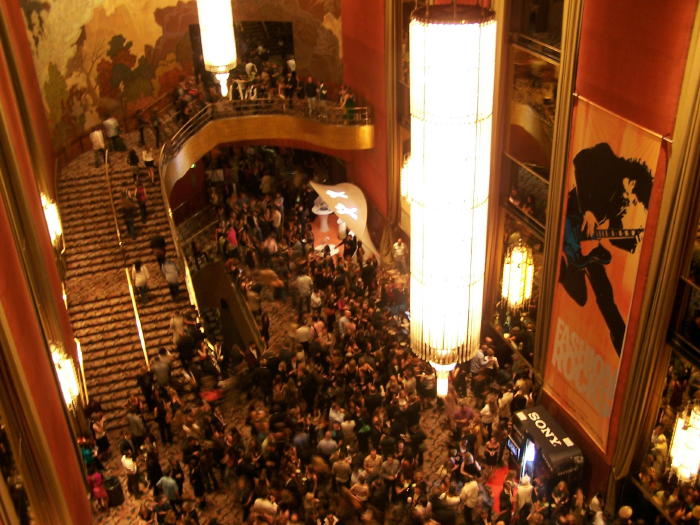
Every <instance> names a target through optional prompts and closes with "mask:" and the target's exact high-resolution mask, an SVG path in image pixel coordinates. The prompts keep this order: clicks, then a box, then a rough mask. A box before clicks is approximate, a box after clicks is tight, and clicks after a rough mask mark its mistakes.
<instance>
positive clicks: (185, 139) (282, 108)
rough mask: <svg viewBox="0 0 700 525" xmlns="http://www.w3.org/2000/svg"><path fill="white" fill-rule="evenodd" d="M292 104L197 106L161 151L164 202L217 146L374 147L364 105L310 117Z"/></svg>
mask: <svg viewBox="0 0 700 525" xmlns="http://www.w3.org/2000/svg"><path fill="white" fill-rule="evenodd" d="M295 102H296V105H295V106H290V105H288V104H287V103H286V101H285V100H283V99H254V100H235V101H228V100H222V101H219V102H216V103H214V104H209V105H207V106H205V107H204V108H202V109H201V110H200V111H199V112H198V113H196V114H195V115H194V116H193V117H192V118H191V119H190V120H189V121H188V122H187V123H186V124H185V125H184V126H183V127H182V128H180V130H178V131H177V133H175V135H173V137H172V138H171V139H170V140H169V141H167V142H166V143H165V144H164V145H163V147H162V149H161V154H160V159H159V160H160V164H159V165H160V174H161V179H162V181H163V184H164V196H165V197H166V202H168V201H169V199H168V198H169V196H170V192H171V191H172V188H173V186H174V185H175V183H176V182H177V181H178V180H179V179H180V178H181V177H182V176H184V175H185V174H186V173H187V171H188V170H189V169H190V166H191V165H192V164H193V163H194V162H196V161H198V160H199V159H200V158H201V157H202V156H203V155H205V154H206V153H208V152H209V151H211V150H212V149H214V148H215V147H216V146H217V145H219V144H224V143H227V142H229V143H230V142H239V141H270V142H275V141H280V142H286V143H288V142H290V141H292V142H294V141H297V142H300V143H306V144H310V145H313V146H316V147H320V148H323V149H326V150H337V151H348V150H368V149H371V148H373V147H374V125H373V123H372V116H371V111H370V109H369V108H368V107H366V106H358V107H352V108H339V107H328V108H327V109H323V110H318V111H315V112H314V113H313V114H309V112H308V111H307V106H306V105H305V104H301V102H302V101H295Z"/></svg>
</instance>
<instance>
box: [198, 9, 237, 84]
mask: <svg viewBox="0 0 700 525" xmlns="http://www.w3.org/2000/svg"><path fill="white" fill-rule="evenodd" d="M197 15H198V16H199V34H200V36H201V39H202V55H203V56H204V68H205V69H206V70H207V71H211V72H212V73H214V74H215V75H216V79H217V80H218V81H219V84H220V85H221V95H222V96H224V97H225V96H226V95H228V85H227V81H228V72H229V71H230V70H231V69H233V68H234V67H236V60H237V56H236V39H235V38H234V35H233V14H232V10H231V0H197Z"/></svg>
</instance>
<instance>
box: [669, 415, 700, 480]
mask: <svg viewBox="0 0 700 525" xmlns="http://www.w3.org/2000/svg"><path fill="white" fill-rule="evenodd" d="M670 456H671V468H672V469H673V470H674V471H675V473H676V475H677V476H678V479H679V480H680V481H682V482H685V483H690V482H693V481H695V480H696V479H697V476H698V471H699V470H700V407H698V406H697V405H695V406H693V407H692V408H690V407H689V408H688V409H687V410H686V411H683V412H682V413H681V414H679V415H678V417H677V419H676V425H675V427H674V429H673V437H672V438H671V449H670Z"/></svg>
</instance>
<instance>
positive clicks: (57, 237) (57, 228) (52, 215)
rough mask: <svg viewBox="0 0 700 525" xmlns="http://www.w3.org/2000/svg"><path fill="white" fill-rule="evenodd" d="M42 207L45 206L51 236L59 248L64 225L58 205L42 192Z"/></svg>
mask: <svg viewBox="0 0 700 525" xmlns="http://www.w3.org/2000/svg"><path fill="white" fill-rule="evenodd" d="M41 207H42V208H44V219H45V220H46V226H47V227H48V229H49V237H51V244H53V246H54V248H58V247H59V245H60V243H61V237H62V236H63V227H62V226H61V217H60V216H59V214H58V206H57V205H56V203H55V202H54V201H52V200H51V199H50V198H49V197H47V196H46V195H45V194H43V193H42V194H41Z"/></svg>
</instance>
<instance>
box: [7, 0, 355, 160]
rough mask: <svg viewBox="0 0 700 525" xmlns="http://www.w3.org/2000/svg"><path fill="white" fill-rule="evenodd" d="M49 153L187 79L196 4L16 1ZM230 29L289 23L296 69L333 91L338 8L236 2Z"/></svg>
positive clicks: (294, 0)
mask: <svg viewBox="0 0 700 525" xmlns="http://www.w3.org/2000/svg"><path fill="white" fill-rule="evenodd" d="M20 3H21V6H22V10H23V12H24V16H25V21H26V25H27V31H28V33H29V36H30V43H31V44H32V52H33V55H34V63H35V67H36V70H37V76H38V78H39V84H40V87H41V90H42V93H43V97H44V103H45V105H46V110H47V115H48V119H49V125H50V127H51V136H52V139H53V143H54V146H55V147H56V148H60V147H61V146H63V145H65V144H66V143H68V141H70V139H72V138H74V137H77V136H80V135H82V134H83V133H85V132H86V131H87V130H88V129H90V127H92V126H94V125H96V124H98V123H99V122H100V121H101V120H102V118H103V117H102V116H101V115H103V114H104V113H114V114H116V115H118V116H120V115H124V114H133V113H134V112H135V111H137V110H139V109H141V108H144V107H146V106H148V105H149V104H151V103H152V102H153V101H154V100H156V99H157V98H158V97H159V96H161V95H162V94H164V93H167V92H168V91H170V90H171V89H172V88H173V87H174V86H175V85H176V84H177V82H178V81H179V78H180V77H181V76H182V75H190V74H192V72H193V65H192V63H193V60H192V49H191V45H190V40H189V32H188V28H189V25H190V24H196V23H197V8H196V3H195V1H194V0H189V1H177V0H139V1H138V2H136V1H135V0H46V1H39V0H20ZM234 19H235V20H236V21H244V20H254V21H288V22H292V24H293V27H294V47H295V52H296V60H297V69H298V70H299V71H300V72H303V73H308V74H311V75H313V76H315V77H318V78H323V79H325V80H326V82H328V83H336V84H337V83H340V82H341V77H342V67H341V61H340V59H341V46H340V42H341V35H340V0H238V1H237V2H236V3H235V5H234Z"/></svg>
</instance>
